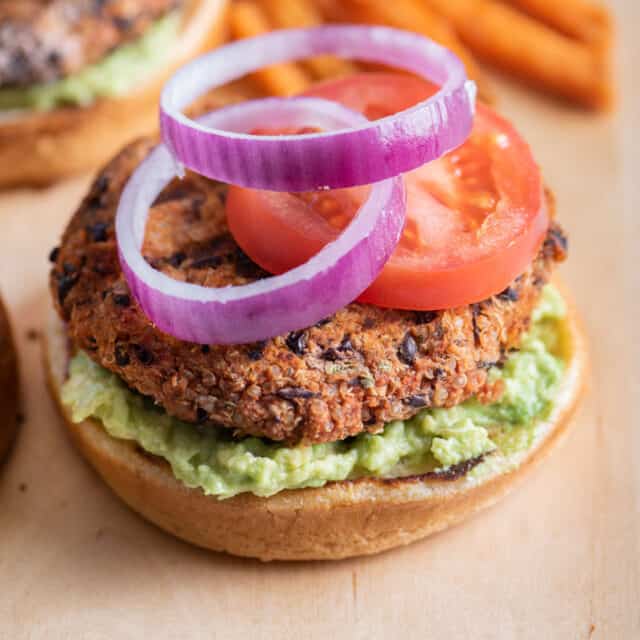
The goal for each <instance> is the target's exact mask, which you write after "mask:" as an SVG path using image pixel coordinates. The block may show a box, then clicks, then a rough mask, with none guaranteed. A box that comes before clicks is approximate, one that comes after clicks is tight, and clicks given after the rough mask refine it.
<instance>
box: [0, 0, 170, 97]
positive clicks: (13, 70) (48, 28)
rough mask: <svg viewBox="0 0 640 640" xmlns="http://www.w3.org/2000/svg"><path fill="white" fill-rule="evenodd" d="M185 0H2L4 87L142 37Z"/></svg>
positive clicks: (52, 76)
mask: <svg viewBox="0 0 640 640" xmlns="http://www.w3.org/2000/svg"><path fill="white" fill-rule="evenodd" d="M181 4H182V2H181V0H21V1H20V2H15V1H14V0H0V85H5V86H15V87H27V86H30V85H33V84H42V83H47V82H53V81H55V80H59V79H60V78H63V77H65V76H68V75H70V74H72V73H75V72H76V71H79V70H80V69H82V68H83V67H85V66H87V65H89V64H93V63H94V62H97V61H98V60H100V59H101V58H102V57H104V56H105V55H106V54H107V53H109V51H111V50H112V49H114V48H116V47H118V46H120V45H121V44H124V43H125V42H129V41H131V40H134V39H136V38H138V37H139V36H141V35H142V34H143V33H144V32H145V30H146V29H147V28H148V27H149V26H150V25H151V24H152V23H153V22H154V21H155V20H157V19H158V18H160V17H161V16H163V15H164V14H166V13H167V12H169V11H172V10H173V9H175V8H177V7H179V6H180V5H181Z"/></svg>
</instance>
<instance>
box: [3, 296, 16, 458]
mask: <svg viewBox="0 0 640 640" xmlns="http://www.w3.org/2000/svg"><path fill="white" fill-rule="evenodd" d="M18 382H19V380H18V365H17V357H16V350H15V346H14V344H13V336H12V335H11V327H10V326H9V320H8V318H7V314H6V312H5V309H4V307H3V305H2V302H0V462H2V461H3V460H4V458H5V457H6V455H7V453H8V452H9V449H10V447H11V443H12V442H13V439H14V437H15V435H16V431H17V429H18Z"/></svg>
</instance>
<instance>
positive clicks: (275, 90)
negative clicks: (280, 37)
mask: <svg viewBox="0 0 640 640" xmlns="http://www.w3.org/2000/svg"><path fill="white" fill-rule="evenodd" d="M229 25H230V28H231V33H232V35H233V37H234V39H236V40H237V39H240V38H249V37H252V36H257V35H260V34H263V33H267V32H268V31H271V25H270V24H269V20H268V19H267V17H266V15H265V14H264V13H263V11H262V9H261V8H260V7H259V6H258V5H257V4H256V3H255V2H251V1H250V0H237V1H236V2H233V3H232V4H231V6H230V8H229ZM251 77H252V79H254V80H255V82H256V83H257V84H259V85H260V86H261V87H262V89H263V90H264V91H266V92H267V93H268V94H271V95H275V96H290V95H293V94H296V93H300V92H301V91H304V90H305V89H306V88H307V87H308V86H309V84H310V82H311V79H310V77H309V75H308V74H307V73H306V72H305V71H304V69H302V67H300V66H299V65H297V64H295V63H289V62H285V63H281V64H275V65H271V66H269V67H265V68H264V69H261V70H260V71H257V72H256V73H254V74H252V75H251Z"/></svg>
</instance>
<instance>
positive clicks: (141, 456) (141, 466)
mask: <svg viewBox="0 0 640 640" xmlns="http://www.w3.org/2000/svg"><path fill="white" fill-rule="evenodd" d="M565 338H566V339H565V349H566V353H567V357H568V362H569V364H568V368H567V372H566V376H565V379H564V382H563V386H562V389H561V391H560V393H559V395H558V402H557V405H556V407H555V409H554V411H553V413H552V415H551V416H550V418H549V420H548V422H546V423H544V424H543V425H540V427H539V431H538V433H539V434H540V436H539V438H538V439H537V440H536V443H535V444H534V446H533V447H532V449H530V450H529V451H528V452H527V453H526V455H525V456H524V457H523V458H522V459H521V460H519V465H518V466H517V467H516V468H515V469H514V470H510V471H504V472H492V473H491V474H489V475H487V476H485V477H484V478H483V479H482V480H481V481H472V480H471V479H469V478H466V477H462V478H458V479H456V480H452V481H447V480H442V479H433V478H432V477H426V476H423V477H413V478H407V479H397V480H392V481H385V480H379V479H374V478H366V479H360V480H357V481H345V482H336V483H330V484H327V485H326V486H325V487H322V488H319V489H299V490H290V491H282V492H280V493H278V494H276V495H274V496H272V497H270V498H259V497H256V496H254V495H252V494H241V495H239V496H236V497H234V498H230V499H228V500H222V501H221V500H218V499H217V498H215V497H211V496H205V495H204V494H203V493H202V492H201V491H200V490H197V489H189V488H187V487H186V486H184V485H183V484H182V483H180V482H179V481H178V480H176V479H175V477H174V476H173V474H172V473H171V470H170V468H169V466H168V465H167V464H166V463H165V462H164V461H163V460H161V459H159V458H156V457H154V456H150V455H148V454H145V453H143V452H141V450H140V449H139V448H138V447H136V445H135V444H133V443H131V442H128V441H124V440H117V439H115V438H112V437H110V436H109V435H108V434H107V433H106V431H105V430H104V429H103V428H102V426H101V425H100V424H99V422H97V421H95V420H86V421H84V422H83V423H81V424H74V423H73V422H71V420H70V419H69V415H68V413H67V410H66V408H65V407H64V406H63V405H62V404H61V402H60V388H61V385H62V383H63V381H64V377H65V375H66V373H65V372H66V363H67V361H68V341H67V338H66V336H65V333H64V329H63V327H62V324H61V322H60V320H59V319H58V318H57V317H55V316H54V315H53V314H52V323H51V330H50V332H49V335H48V340H47V343H46V344H47V346H46V348H45V360H46V364H47V370H48V378H49V384H50V389H51V391H52V394H53V396H54V398H55V399H56V401H57V403H58V405H59V408H60V411H61V413H62V416H63V417H64V420H65V424H66V426H67V428H68V431H69V433H70V434H71V437H72V439H73V441H74V443H75V444H76V446H77V448H78V449H79V451H80V452H81V454H82V455H83V456H84V457H85V458H86V459H87V460H88V461H89V462H90V463H91V464H92V465H93V467H94V468H95V469H96V470H97V471H98V473H99V474H100V475H101V476H102V478H103V479H104V480H105V481H106V483H107V484H108V485H109V486H110V487H111V488H112V489H113V491H115V493H116V494H118V496H120V498H122V500H124V501H125V502H126V503H127V504H128V505H129V506H130V507H131V508H132V509H133V510H134V511H136V512H138V513H139V514H141V515H142V516H144V517H145V518H147V519H148V520H150V521H151V522H153V523H155V524H156V525H157V526H159V527H160V528H162V529H164V530H165V531H167V532H169V533H171V534H173V535H174V536H177V537H178V538H181V539H183V540H185V541H187V542H190V543H192V544H195V545H197V546H200V547H204V548H206V549H210V550H213V551H224V552H227V553H230V554H233V555H238V556H247V557H255V558H259V559H260V560H265V561H267V560H328V559H341V558H347V557H351V556H358V555H365V554H372V553H378V552H381V551H385V550H387V549H391V548H393V547H397V546H401V545H405V544H408V543H410V542H414V541H416V540H419V539H420V538H424V537H425V536H428V535H431V534H432V533H435V532H437V531H441V530H443V529H446V528H447V527H449V526H452V525H454V524H456V523H458V522H461V521H462V520H464V519H465V518H467V517H469V516H471V515H473V514H474V513H476V512H477V511H480V510H481V509H483V508H485V507H488V506H490V505H492V504H494V503H496V502H497V501H498V500H499V499H500V498H501V497H503V496H504V495H505V494H506V493H508V492H509V491H510V490H511V489H512V488H513V487H514V486H515V485H516V483H517V482H518V481H519V480H520V478H521V477H522V476H523V475H524V474H525V473H526V472H527V471H528V470H529V469H531V468H532V467H534V466H535V465H536V464H537V463H538V462H540V461H541V460H542V459H543V458H545V457H546V456H547V454H548V453H549V452H550V451H551V449H552V448H553V447H554V446H555V445H556V444H557V443H558V442H559V441H560V440H561V438H562V436H563V435H564V433H565V432H566V429H567V426H568V423H569V419H570V418H571V415H572V414H573V412H574V409H575V407H576V405H577V402H578V399H579V396H580V393H581V391H582V389H583V382H584V380H585V371H586V361H587V354H586V346H585V338H584V334H583V331H582V328H581V326H580V324H579V322H578V320H577V318H576V315H575V311H574V310H573V308H571V311H570V314H569V316H568V318H567V321H566V324H565Z"/></svg>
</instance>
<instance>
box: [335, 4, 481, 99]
mask: <svg viewBox="0 0 640 640" xmlns="http://www.w3.org/2000/svg"><path fill="white" fill-rule="evenodd" d="M341 6H342V10H343V11H344V14H345V17H346V19H347V20H349V21H351V22H364V23H368V24H386V25H389V26H391V27H397V28H399V29H406V30H408V31H415V32H417V33H421V34H423V35H425V36H427V37H429V38H431V39H432V40H435V41H436V42H438V43H440V44H442V45H444V46H445V47H447V48H448V49H451V50H452V51H453V52H454V53H456V54H457V55H458V57H460V59H461V60H462V61H463V62H464V65H465V67H466V69H467V73H468V74H469V77H471V78H473V79H474V80H475V81H476V83H477V84H478V89H479V94H480V97H481V98H482V99H484V100H485V101H488V102H492V101H493V93H492V91H491V89H490V88H489V86H488V84H487V81H486V79H485V78H484V76H483V74H482V72H481V71H480V69H479V68H478V65H477V64H476V61H475V60H474V58H473V55H472V54H471V53H470V52H469V51H468V50H467V48H466V47H465V46H464V45H463V44H462V42H461V41H460V40H459V39H458V36H457V35H456V33H455V31H454V30H453V29H452V28H451V26H450V25H449V22H448V21H447V20H446V19H445V18H443V17H442V16H440V15H438V13H436V12H434V11H433V10H432V9H430V8H429V7H428V6H427V5H426V4H425V3H424V2H422V1H421V0H393V1H392V2H390V1H389V0H343V2H342V3H341Z"/></svg>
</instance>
